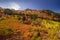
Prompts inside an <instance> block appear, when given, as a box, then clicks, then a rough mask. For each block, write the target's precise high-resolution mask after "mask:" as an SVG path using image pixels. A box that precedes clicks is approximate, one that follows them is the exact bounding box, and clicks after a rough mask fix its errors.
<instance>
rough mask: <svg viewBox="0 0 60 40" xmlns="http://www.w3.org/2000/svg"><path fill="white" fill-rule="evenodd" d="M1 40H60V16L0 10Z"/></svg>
mask: <svg viewBox="0 0 60 40" xmlns="http://www.w3.org/2000/svg"><path fill="white" fill-rule="evenodd" d="M0 40H60V14H59V13H55V12H53V11H51V10H32V9H26V10H13V9H6V8H0Z"/></svg>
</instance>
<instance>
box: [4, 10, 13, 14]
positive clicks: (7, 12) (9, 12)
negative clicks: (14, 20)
mask: <svg viewBox="0 0 60 40" xmlns="http://www.w3.org/2000/svg"><path fill="white" fill-rule="evenodd" d="M4 13H5V14H8V15H12V14H13V11H12V10H10V9H5V10H4Z"/></svg>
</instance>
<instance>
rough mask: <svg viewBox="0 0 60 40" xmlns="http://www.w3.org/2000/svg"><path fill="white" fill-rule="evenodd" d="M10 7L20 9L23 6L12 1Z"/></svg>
mask: <svg viewBox="0 0 60 40" xmlns="http://www.w3.org/2000/svg"><path fill="white" fill-rule="evenodd" d="M10 8H11V9H15V10H19V9H20V8H21V6H19V5H18V4H17V3H14V2H12V3H10Z"/></svg>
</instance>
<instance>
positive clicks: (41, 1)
mask: <svg viewBox="0 0 60 40" xmlns="http://www.w3.org/2000/svg"><path fill="white" fill-rule="evenodd" d="M0 7H2V8H10V9H15V10H24V9H27V8H29V9H37V10H43V9H49V10H53V11H55V12H59V13H60V0H0Z"/></svg>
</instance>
